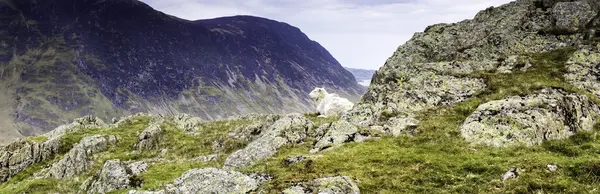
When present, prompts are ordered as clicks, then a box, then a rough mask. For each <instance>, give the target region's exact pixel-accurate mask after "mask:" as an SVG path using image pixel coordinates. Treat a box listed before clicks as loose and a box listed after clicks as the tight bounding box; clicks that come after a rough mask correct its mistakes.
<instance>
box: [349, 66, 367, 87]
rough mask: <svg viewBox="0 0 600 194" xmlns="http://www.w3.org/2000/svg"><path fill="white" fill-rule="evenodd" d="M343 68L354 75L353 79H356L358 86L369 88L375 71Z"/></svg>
mask: <svg viewBox="0 0 600 194" xmlns="http://www.w3.org/2000/svg"><path fill="white" fill-rule="evenodd" d="M344 68H346V70H348V71H350V73H352V75H354V77H355V78H356V81H357V82H358V84H360V85H362V86H369V84H370V83H371V78H373V75H374V74H375V70H370V69H355V68H350V67H344Z"/></svg>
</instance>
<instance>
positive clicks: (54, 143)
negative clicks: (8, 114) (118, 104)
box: [0, 116, 107, 183]
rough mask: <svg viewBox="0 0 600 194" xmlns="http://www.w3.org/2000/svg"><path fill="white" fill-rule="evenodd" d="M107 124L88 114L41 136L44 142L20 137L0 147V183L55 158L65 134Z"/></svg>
mask: <svg viewBox="0 0 600 194" xmlns="http://www.w3.org/2000/svg"><path fill="white" fill-rule="evenodd" d="M106 126H107V125H106V124H105V123H104V122H103V121H102V120H101V119H99V118H97V117H93V116H86V117H82V118H78V119H75V120H74V121H73V123H70V124H67V125H61V126H59V127H57V128H56V129H54V130H53V131H50V132H48V133H46V134H44V135H43V136H41V137H39V138H44V139H46V140H45V141H43V142H33V141H28V140H26V139H20V140H17V141H14V142H12V143H10V144H8V145H6V146H3V147H2V148H0V183H1V182H6V181H8V179H9V178H10V177H12V176H14V175H16V174H17V173H19V172H21V171H23V170H24V169H25V168H27V167H29V166H31V165H33V164H36V163H39V162H43V161H46V160H48V159H52V158H54V157H55V156H56V155H57V154H59V152H60V151H61V150H60V146H61V138H62V136H64V135H65V134H67V133H72V132H77V131H79V130H83V129H94V128H101V127H106Z"/></svg>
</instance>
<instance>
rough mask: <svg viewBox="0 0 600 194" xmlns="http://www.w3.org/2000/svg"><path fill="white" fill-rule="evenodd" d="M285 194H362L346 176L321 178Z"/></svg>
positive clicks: (293, 187)
mask: <svg viewBox="0 0 600 194" xmlns="http://www.w3.org/2000/svg"><path fill="white" fill-rule="evenodd" d="M283 193H285V194H312V193H327V194H360V189H359V188H358V186H357V185H356V182H355V181H354V180H352V179H351V178H349V177H346V176H337V177H328V178H320V179H315V180H312V181H309V182H307V183H301V184H299V185H296V186H292V187H290V188H288V189H286V190H284V191H283Z"/></svg>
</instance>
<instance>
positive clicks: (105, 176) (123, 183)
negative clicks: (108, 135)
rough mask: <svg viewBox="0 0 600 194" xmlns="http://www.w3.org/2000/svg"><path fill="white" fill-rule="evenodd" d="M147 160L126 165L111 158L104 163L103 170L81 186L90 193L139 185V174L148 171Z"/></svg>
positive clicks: (107, 191)
mask: <svg viewBox="0 0 600 194" xmlns="http://www.w3.org/2000/svg"><path fill="white" fill-rule="evenodd" d="M147 168H148V165H147V164H146V163H145V162H136V163H132V164H130V165H126V164H125V163H123V162H121V161H120V160H109V161H106V162H105V163H104V167H103V168H102V170H101V171H100V172H99V173H98V174H97V175H95V176H94V177H92V178H90V179H89V180H87V181H86V182H85V183H84V184H83V185H82V186H81V187H80V188H81V189H82V190H83V191H85V192H87V193H89V194H93V193H109V192H111V191H115V190H121V189H128V188H135V187H139V186H140V184H141V180H140V179H139V178H137V175H139V174H141V173H142V172H144V171H146V169H147Z"/></svg>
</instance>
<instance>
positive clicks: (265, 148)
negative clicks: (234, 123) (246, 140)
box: [225, 114, 316, 168]
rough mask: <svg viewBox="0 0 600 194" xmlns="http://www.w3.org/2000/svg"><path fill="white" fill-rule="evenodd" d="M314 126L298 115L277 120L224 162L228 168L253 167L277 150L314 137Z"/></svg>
mask: <svg viewBox="0 0 600 194" xmlns="http://www.w3.org/2000/svg"><path fill="white" fill-rule="evenodd" d="M315 134H316V132H315V131H314V124H313V122H312V121H310V120H308V119H307V118H305V117H304V116H302V115H299V114H290V115H287V116H285V117H283V118H281V119H279V120H278V121H277V122H275V124H273V125H272V126H271V127H270V128H269V129H268V130H267V131H265V132H264V133H262V134H261V136H260V137H259V138H257V139H256V140H254V141H252V142H251V143H250V144H248V146H246V148H244V149H241V150H238V151H236V152H234V153H233V154H231V155H230V156H229V157H228V158H227V160H226V161H225V166H226V167H229V168H244V167H249V166H252V165H254V164H255V163H256V162H258V161H260V160H264V159H266V158H268V157H271V156H273V155H274V154H275V153H277V150H278V149H279V148H280V147H281V146H283V145H286V144H288V143H300V142H302V141H303V140H304V139H306V138H308V137H314V135H315Z"/></svg>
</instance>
